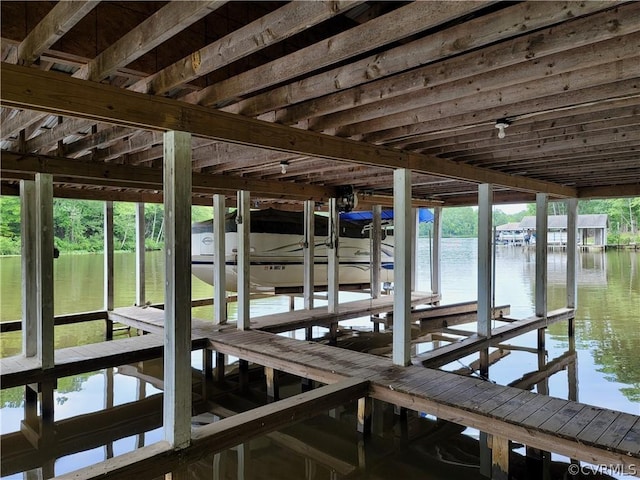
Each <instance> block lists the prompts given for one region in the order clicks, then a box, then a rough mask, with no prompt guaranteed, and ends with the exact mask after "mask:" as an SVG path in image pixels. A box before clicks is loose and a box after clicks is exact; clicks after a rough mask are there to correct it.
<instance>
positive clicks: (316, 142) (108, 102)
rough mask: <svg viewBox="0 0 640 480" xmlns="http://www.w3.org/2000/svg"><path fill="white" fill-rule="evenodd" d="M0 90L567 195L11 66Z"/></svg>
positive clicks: (89, 112)
mask: <svg viewBox="0 0 640 480" xmlns="http://www.w3.org/2000/svg"><path fill="white" fill-rule="evenodd" d="M0 82H1V83H0V87H1V88H0V100H1V101H2V104H3V106H6V107H12V108H34V109H38V110H44V111H48V112H51V113H55V114H61V115H65V114H73V115H74V116H80V117H85V118H91V119H93V120H95V121H104V122H107V123H115V124H119V125H123V126H132V127H138V128H149V129H155V130H179V131H188V132H191V133H193V134H194V136H201V137H207V138H211V139H218V140H221V141H227V142H230V143H239V144H244V145H250V146H256V147H263V148H268V149H273V150H280V151H285V152H291V153H298V154H302V155H309V156H314V157H318V158H328V159H333V160H344V161H352V162H355V163H361V164H365V165H374V166H382V167H388V168H412V169H414V170H418V171H420V172H424V173H434V174H437V175H442V176H445V177H454V178H460V179H463V180H468V181H474V182H480V183H495V184H499V185H504V186H506V187H513V188H516V189H523V190H531V191H537V192H546V193H549V194H550V195H552V196H555V195H559V196H563V197H564V196H569V197H571V196H572V195H573V194H574V193H575V192H574V190H573V189H571V188H567V187H564V186H562V185H558V184H552V183H548V182H537V181H535V180H529V179H527V178H517V177H514V176H512V175H504V174H501V173H500V172H492V171H488V170H483V169H481V168H477V167H471V166H466V165H463V166H461V165H458V164H456V163H455V162H451V161H448V160H442V159H439V158H435V157H427V156H422V155H418V154H408V153H406V152H401V151H398V150H396V149H391V148H386V147H378V146H374V145H370V144H367V143H363V142H357V141H353V140H348V139H342V138H337V137H332V136H328V135H322V134H318V133H315V132H309V131H304V130H300V129H296V128H292V127H286V126H283V125H277V124H273V123H269V122H264V121H260V120H255V119H251V118H246V117H243V116H240V115H233V114H229V113H226V112H220V111H216V110H212V109H209V108H205V107H200V106H197V105H190V104H185V103H183V102H178V101H175V100H172V99H167V98H162V97H157V96H150V95H145V94H140V93H136V92H130V91H127V90H122V89H119V88H115V87H112V86H110V85H103V84H98V83H94V82H87V81H84V80H78V79H75V78H71V77H68V76H65V75H60V74H56V73H53V72H43V71H39V70H34V69H28V68H25V67H20V66H17V65H9V64H4V66H3V75H2V77H1V78H0Z"/></svg>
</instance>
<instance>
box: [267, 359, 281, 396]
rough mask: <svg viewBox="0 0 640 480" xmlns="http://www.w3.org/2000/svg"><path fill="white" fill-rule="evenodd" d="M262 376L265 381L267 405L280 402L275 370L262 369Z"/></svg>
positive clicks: (269, 368)
mask: <svg viewBox="0 0 640 480" xmlns="http://www.w3.org/2000/svg"><path fill="white" fill-rule="evenodd" d="M264 376H265V378H266V381H267V403H272V402H277V401H278V400H280V385H279V382H278V371H277V370H276V369H275V368H271V367H264Z"/></svg>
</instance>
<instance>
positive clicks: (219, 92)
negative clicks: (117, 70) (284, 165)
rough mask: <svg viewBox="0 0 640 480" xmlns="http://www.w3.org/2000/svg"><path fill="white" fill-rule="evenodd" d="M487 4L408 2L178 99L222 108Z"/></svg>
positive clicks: (484, 0) (483, 2) (488, 2)
mask: <svg viewBox="0 0 640 480" xmlns="http://www.w3.org/2000/svg"><path fill="white" fill-rule="evenodd" d="M492 1H493V0H490V1H488V0H482V1H476V2H465V1H461V2H415V3H410V4H409V5H406V6H403V7H400V8H398V9H396V10H393V11H392V12H390V13H388V14H386V15H383V16H381V17H378V18H375V19H373V20H370V21H369V22H367V23H365V24H362V25H359V26H357V27H354V28H352V29H349V30H347V31H345V32H342V33H339V34H337V35H334V36H333V37H331V38H328V39H326V40H323V41H321V42H318V43H316V44H314V45H310V46H309V47H306V48H303V49H300V50H297V51H295V52H293V53H291V54H289V55H287V56H285V57H282V58H279V59H277V60H274V61H272V62H269V63H267V64H265V65H262V66H260V67H256V68H254V69H252V70H249V71H247V72H243V73H241V74H239V75H236V76H234V77H232V78H229V79H227V80H223V81H221V82H218V83H216V84H214V85H210V86H208V87H206V88H204V89H203V90H200V91H198V92H194V93H192V94H189V95H187V96H186V97H184V100H185V101H187V102H190V103H195V104H200V105H207V106H223V105H226V104H227V103H229V102H231V101H235V100H236V99H237V98H238V97H241V96H243V95H246V94H249V93H252V92H256V91H258V90H261V89H263V88H266V87H269V86H273V85H276V84H278V83H281V82H283V81H285V80H290V79H292V78H295V77H298V76H300V75H303V74H307V73H309V72H311V71H313V70H317V69H320V68H322V67H326V66H328V65H332V64H334V63H337V62H340V61H342V60H346V59H348V58H349V57H352V56H354V55H359V54H362V53H365V52H368V51H371V50H373V49H375V48H378V47H381V46H384V45H387V44H389V43H392V42H394V41H398V40H401V39H403V38H406V37H408V36H411V35H413V34H415V33H418V32H421V31H423V30H426V29H428V28H431V27H435V26H437V25H439V24H442V23H444V22H447V21H451V20H454V19H456V18H458V17H460V16H463V15H466V14H468V13H469V12H473V11H475V10H478V9H480V8H482V7H484V6H486V5H487V4H490V3H492Z"/></svg>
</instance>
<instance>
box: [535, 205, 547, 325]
mask: <svg viewBox="0 0 640 480" xmlns="http://www.w3.org/2000/svg"><path fill="white" fill-rule="evenodd" d="M548 206H549V195H548V194H546V193H538V194H536V287H535V292H536V305H535V308H536V315H537V316H539V317H546V316H547V230H548V217H547V210H548Z"/></svg>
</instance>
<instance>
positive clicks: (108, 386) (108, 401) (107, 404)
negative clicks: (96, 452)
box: [104, 368, 113, 459]
mask: <svg viewBox="0 0 640 480" xmlns="http://www.w3.org/2000/svg"><path fill="white" fill-rule="evenodd" d="M110 408H113V368H105V370H104V409H105V410H108V409H110ZM104 448H105V459H107V458H113V442H108V443H107V444H106V445H105V446H104Z"/></svg>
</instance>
